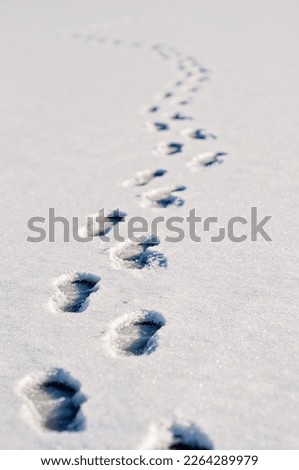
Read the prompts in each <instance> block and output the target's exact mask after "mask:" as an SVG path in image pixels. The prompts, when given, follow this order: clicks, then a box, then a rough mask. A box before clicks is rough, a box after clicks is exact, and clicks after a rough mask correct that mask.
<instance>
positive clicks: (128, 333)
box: [110, 311, 165, 356]
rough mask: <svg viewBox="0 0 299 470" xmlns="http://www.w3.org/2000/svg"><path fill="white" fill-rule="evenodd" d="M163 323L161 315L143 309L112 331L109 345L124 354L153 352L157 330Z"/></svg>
mask: <svg viewBox="0 0 299 470" xmlns="http://www.w3.org/2000/svg"><path fill="white" fill-rule="evenodd" d="M164 325H165V321H164V319H163V317H162V315H161V314H160V313H158V312H154V311H143V312H142V314H141V315H139V316H138V317H137V318H136V317H135V319H134V318H128V319H126V320H124V321H123V322H122V323H120V324H118V325H117V326H116V327H115V328H114V330H113V331H112V334H111V335H110V336H111V340H110V341H112V343H114V344H111V346H112V347H113V348H114V349H115V351H116V353H117V354H119V355H124V356H142V355H144V354H147V355H149V354H151V353H153V352H154V351H155V350H156V348H157V345H158V335H157V332H158V331H159V330H160V329H161V328H162V327H163V326H164Z"/></svg>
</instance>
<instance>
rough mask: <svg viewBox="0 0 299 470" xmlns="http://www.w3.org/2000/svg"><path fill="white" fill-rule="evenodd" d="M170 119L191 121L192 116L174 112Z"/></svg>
mask: <svg viewBox="0 0 299 470" xmlns="http://www.w3.org/2000/svg"><path fill="white" fill-rule="evenodd" d="M170 119H173V120H174V121H192V120H193V117H191V116H185V115H184V114H182V113H175V114H172V115H171V116H170Z"/></svg>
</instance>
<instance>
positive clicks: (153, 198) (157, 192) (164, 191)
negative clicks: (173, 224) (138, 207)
mask: <svg viewBox="0 0 299 470" xmlns="http://www.w3.org/2000/svg"><path fill="white" fill-rule="evenodd" d="M185 189H187V188H186V186H165V187H163V188H159V189H154V190H151V191H148V192H146V193H143V194H142V195H141V198H142V205H143V206H144V207H148V206H150V207H163V208H165V207H168V206H170V205H174V206H177V207H179V206H182V205H183V204H184V200H183V199H181V198H179V197H178V196H176V195H174V194H173V193H176V192H180V191H185Z"/></svg>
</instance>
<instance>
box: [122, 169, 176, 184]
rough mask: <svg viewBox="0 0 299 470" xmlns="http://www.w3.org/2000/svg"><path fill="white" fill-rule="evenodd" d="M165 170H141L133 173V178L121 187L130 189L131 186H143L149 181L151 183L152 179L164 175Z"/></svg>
mask: <svg viewBox="0 0 299 470" xmlns="http://www.w3.org/2000/svg"><path fill="white" fill-rule="evenodd" d="M166 172H167V170H163V169H158V170H154V171H152V170H142V171H138V172H137V173H135V176H134V177H133V178H132V179H130V180H127V181H125V182H124V183H123V186H125V187H126V188H128V187H131V186H145V185H146V184H148V183H149V182H150V181H152V180H153V179H154V178H157V177H160V176H163V175H165V173H166Z"/></svg>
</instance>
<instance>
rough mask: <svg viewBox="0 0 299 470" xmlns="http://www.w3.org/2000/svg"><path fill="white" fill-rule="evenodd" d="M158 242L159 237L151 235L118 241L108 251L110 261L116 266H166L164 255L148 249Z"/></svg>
mask: <svg viewBox="0 0 299 470" xmlns="http://www.w3.org/2000/svg"><path fill="white" fill-rule="evenodd" d="M159 243H160V241H159V239H158V238H157V237H153V236H148V237H143V240H142V241H139V242H137V241H136V242H135V241H131V240H129V241H126V242H124V243H119V244H118V245H116V246H115V247H114V248H112V249H111V251H110V254H111V260H112V263H113V265H114V266H115V267H116V268H127V269H143V268H166V267H167V260H166V258H165V256H164V255H163V254H162V253H160V252H157V251H154V250H151V249H150V248H151V247H153V246H157V245H159Z"/></svg>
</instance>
